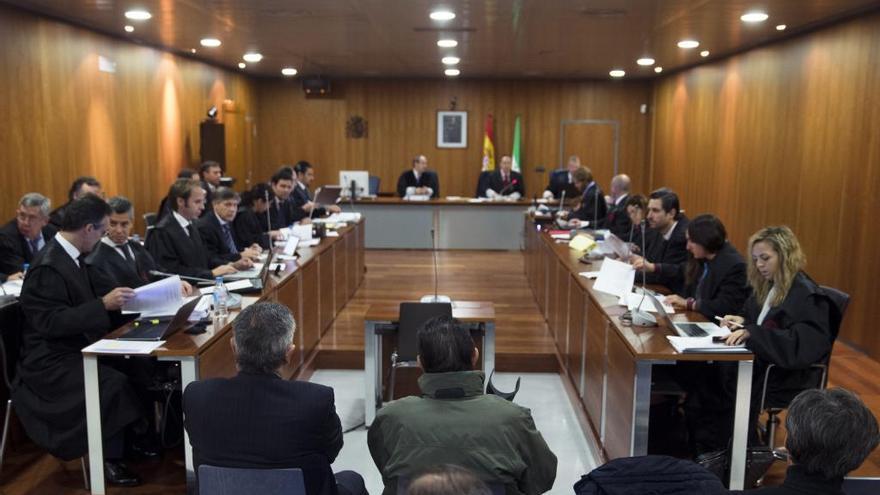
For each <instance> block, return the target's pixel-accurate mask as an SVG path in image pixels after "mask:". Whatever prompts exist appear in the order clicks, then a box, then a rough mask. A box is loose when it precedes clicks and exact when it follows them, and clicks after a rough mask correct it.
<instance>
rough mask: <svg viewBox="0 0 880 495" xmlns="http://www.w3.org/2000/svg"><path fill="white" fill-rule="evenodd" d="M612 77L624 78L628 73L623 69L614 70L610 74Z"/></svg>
mask: <svg viewBox="0 0 880 495" xmlns="http://www.w3.org/2000/svg"><path fill="white" fill-rule="evenodd" d="M608 75H609V76H611V77H623V76H625V75H626V71H625V70H623V69H614V70H612V71H611V72H609V73H608Z"/></svg>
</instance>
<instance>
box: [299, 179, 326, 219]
mask: <svg viewBox="0 0 880 495" xmlns="http://www.w3.org/2000/svg"><path fill="white" fill-rule="evenodd" d="M299 184H300V183H297V185H295V186H293V192H291V193H290V199H291V200H293V203H294V204H295V205H296V206H297V207H298V208H302V207H303V206H304V205H305V204H306V203H308V202H309V201H314V200H315V198H314V196H313V195H312V192H311V191H309V189H308V188H306V187H300V185H299ZM315 208H316V209H315V212H314V213H313V214H311V215H312V217H314V218H321V217H323V216H325V215H326V214H327V209H326V208H321V207H319V206H317V205H316V206H315ZM303 211H305V210H303Z"/></svg>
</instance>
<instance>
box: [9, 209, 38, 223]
mask: <svg viewBox="0 0 880 495" xmlns="http://www.w3.org/2000/svg"><path fill="white" fill-rule="evenodd" d="M15 218H17V219H18V221H20V222H22V223H31V222H39V221H40V220H42V219H43V215H31V214H29V213H25V212H23V211H18V212H16V214H15Z"/></svg>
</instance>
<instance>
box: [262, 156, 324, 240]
mask: <svg viewBox="0 0 880 495" xmlns="http://www.w3.org/2000/svg"><path fill="white" fill-rule="evenodd" d="M269 185H270V186H271V187H272V195H273V196H274V197H273V198H271V200H270V202H269V209H268V211H269V220H270V221H271V225H267V224H266V216H265V215H259V216H257V220H258V221H259V222H260V227H261V228H262V229H263V231H264V232H268V231H270V230H280V229H283V228H285V227H290V226H291V225H292V224H294V223H309V222H311V219H310V218H309V214H308V213H306V211H305V210H303V209H302V208H300V207H299V206H297V205H296V203H295V202H294V201H293V199H292V198H291V195H292V193H293V188H294V187H296V177H295V176H294V172H293V168H291V167H281V168H280V169H278V171H277V172H275V174H273V175H272V178H271V179H270V180H269Z"/></svg>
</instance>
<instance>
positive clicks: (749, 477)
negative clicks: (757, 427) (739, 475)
mask: <svg viewBox="0 0 880 495" xmlns="http://www.w3.org/2000/svg"><path fill="white" fill-rule="evenodd" d="M775 460H776V458H775V457H773V451H772V450H770V449H769V448H768V447H749V448H748V449H747V450H746V479H745V483H744V484H743V489H745V490H748V489H750V488H754V487H755V486H756V485H757V484H758V480H760V479H761V478H762V477H763V476H764V475H765V474H766V473H767V471H768V470H769V469H770V466H772V465H773V461H775ZM694 461H696V463H697V464H699V465H701V466H703V467H704V468H706V469H707V470H709V472H711V473H712V474H714V475H715V476H717V477H718V478H719V479H720V480H721V482H722V483H724V486H726V487H728V488H730V486H729V482H730V448H729V447H728V448H726V449H724V450H716V451H715V452H707V453H705V454H701V455H699V456H697V458H696V459H694Z"/></svg>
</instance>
